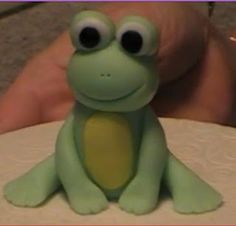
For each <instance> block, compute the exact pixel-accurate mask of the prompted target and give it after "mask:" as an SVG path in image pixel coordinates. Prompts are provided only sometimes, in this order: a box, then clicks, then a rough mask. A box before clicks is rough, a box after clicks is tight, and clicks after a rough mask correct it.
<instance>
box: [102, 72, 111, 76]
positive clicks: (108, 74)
mask: <svg viewBox="0 0 236 226" xmlns="http://www.w3.org/2000/svg"><path fill="white" fill-rule="evenodd" d="M100 76H101V77H104V76H106V77H111V74H110V73H107V74H100Z"/></svg>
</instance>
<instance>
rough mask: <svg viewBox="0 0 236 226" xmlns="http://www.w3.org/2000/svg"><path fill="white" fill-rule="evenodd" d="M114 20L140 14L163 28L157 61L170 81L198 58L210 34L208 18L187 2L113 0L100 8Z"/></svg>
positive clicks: (162, 78)
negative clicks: (120, 0)
mask: <svg viewBox="0 0 236 226" xmlns="http://www.w3.org/2000/svg"><path fill="white" fill-rule="evenodd" d="M101 10H102V11H103V12H105V13H106V14H108V15H109V16H110V17H111V18H112V19H113V21H114V22H115V23H117V22H118V21H119V20H120V19H121V18H123V17H124V16H127V15H140V16H144V17H146V18H148V19H150V21H152V22H153V23H154V24H155V25H156V26H157V28H158V29H159V30H160V51H159V53H158V55H157V62H158V66H159V69H160V75H161V80H162V81H163V82H167V81H171V80H174V79H176V78H178V77H179V76H181V75H182V74H184V72H186V71H187V70H188V69H189V68H191V67H192V66H193V65H194V64H195V63H196V62H197V60H198V59H199V57H200V55H201V54H202V52H203V50H204V46H205V43H206V37H207V23H206V18H204V17H203V16H202V15H200V13H199V12H197V11H195V10H194V9H193V8H192V7H191V6H190V5H189V4H186V3H181V4H180V3H160V2H155V3H147V2H145V3H137V2H136V3H112V4H107V5H105V6H103V7H102V9H101Z"/></svg>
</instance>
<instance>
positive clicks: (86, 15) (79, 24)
mask: <svg viewBox="0 0 236 226" xmlns="http://www.w3.org/2000/svg"><path fill="white" fill-rule="evenodd" d="M70 36H71V41H72V44H73V45H74V47H75V49H76V51H75V53H74V54H73V55H72V57H71V60H70V63H69V65H68V73H67V74H68V82H69V85H70V87H71V88H72V90H73V92H74V94H75V97H76V100H77V101H78V102H80V103H82V104H84V105H85V106H87V107H89V108H92V109H96V110H101V111H115V112H128V111H135V110H137V109H140V108H142V107H144V106H145V105H147V104H148V103H149V102H150V101H151V100H152V98H153V97H154V95H155V93H156V91H157V88H158V84H159V76H158V74H157V67H156V64H155V60H154V54H155V53H156V51H157V48H158V43H159V40H158V31H157V29H156V27H155V26H154V25H153V24H152V23H151V22H150V21H148V20H147V19H146V18H144V17H140V16H134V15H132V16H126V17H125V18H123V19H122V20H121V21H120V22H119V23H118V25H117V26H115V24H114V23H113V22H112V21H111V19H110V18H109V17H108V16H106V15H105V14H102V13H100V12H96V11H83V12H81V13H79V14H77V15H76V16H75V17H74V19H73V21H72V23H71V27H70Z"/></svg>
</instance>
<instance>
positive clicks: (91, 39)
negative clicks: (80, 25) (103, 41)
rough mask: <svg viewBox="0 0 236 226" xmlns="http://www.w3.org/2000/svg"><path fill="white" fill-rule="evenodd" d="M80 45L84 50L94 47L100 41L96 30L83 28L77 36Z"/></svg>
mask: <svg viewBox="0 0 236 226" xmlns="http://www.w3.org/2000/svg"><path fill="white" fill-rule="evenodd" d="M79 40H80V43H81V44H82V45H83V46H84V47H86V48H93V47H95V46H96V45H97V44H98V43H99V41H100V35H99V32H98V31H97V29H96V28H93V27H85V28H84V29H83V30H82V31H81V32H80V34H79Z"/></svg>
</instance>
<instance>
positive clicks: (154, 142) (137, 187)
mask: <svg viewBox="0 0 236 226" xmlns="http://www.w3.org/2000/svg"><path fill="white" fill-rule="evenodd" d="M167 156H168V149H167V146H166V141H165V136H164V132H163V130H162V127H161V125H160V124H159V122H158V121H157V119H156V116H155V114H154V113H153V112H152V111H151V110H150V109H147V110H146V113H145V118H144V127H143V136H142V141H141V144H140V150H139V157H138V158H137V159H138V166H137V173H136V175H135V176H134V179H133V180H132V181H131V182H130V184H129V185H128V186H127V188H126V189H125V190H124V192H123V194H122V195H121V197H120V200H119V204H120V207H121V208H122V209H124V210H126V211H128V212H131V213H134V214H145V213H148V212H151V211H152V210H153V209H154V208H155V207H156V205H157V202H158V196H159V190H160V184H161V178H162V174H163V170H164V166H165V164H166V160H167Z"/></svg>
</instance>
